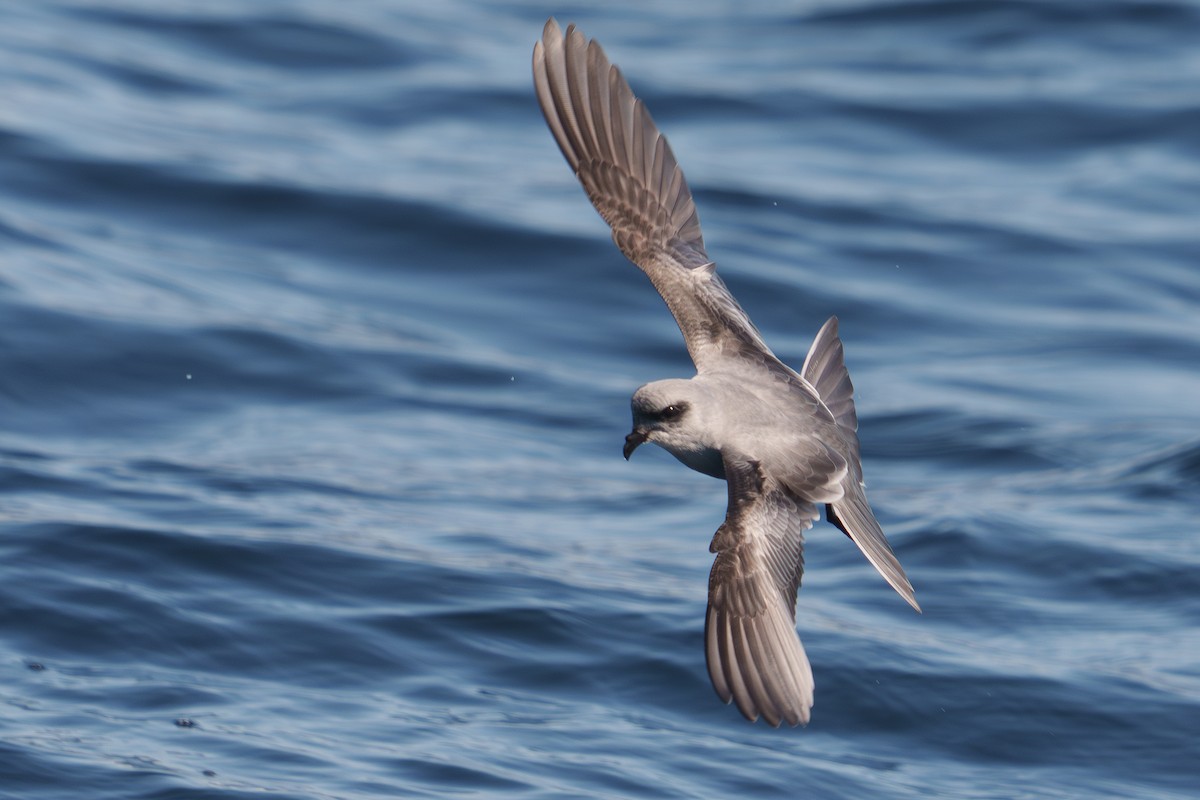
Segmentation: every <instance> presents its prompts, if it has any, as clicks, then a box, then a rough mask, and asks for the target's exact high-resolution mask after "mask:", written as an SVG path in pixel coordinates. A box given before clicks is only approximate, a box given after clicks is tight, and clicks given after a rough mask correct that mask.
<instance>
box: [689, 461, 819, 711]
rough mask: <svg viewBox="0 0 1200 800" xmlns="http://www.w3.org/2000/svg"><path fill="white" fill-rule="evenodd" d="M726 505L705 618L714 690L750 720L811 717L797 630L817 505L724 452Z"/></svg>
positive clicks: (808, 677) (807, 671)
mask: <svg viewBox="0 0 1200 800" xmlns="http://www.w3.org/2000/svg"><path fill="white" fill-rule="evenodd" d="M725 478H726V480H727V481H728V483H729V509H728V511H727V513H726V516H725V522H724V523H723V524H722V525H721V527H720V528H718V529H717V533H716V535H715V536H714V537H713V541H712V546H711V548H710V549H711V550H712V551H713V552H715V553H716V554H717V559H716V561H715V562H714V563H713V568H712V573H711V575H710V576H709V581H708V617H707V619H706V621H705V625H704V641H705V654H706V656H707V659H708V675H709V678H711V679H712V684H713V688H714V689H715V690H716V692H717V695H718V696H719V697H720V698H721V699H722V700H724V701H725V702H726V703H728V702H730V701H731V700H732V701H733V702H734V703H736V704H737V707H738V710H739V711H741V712H742V714H743V715H744V716H745V717H746V718H747V719H749V720H750V721H751V722H753V721H755V720H757V719H758V717H759V716H760V715H761V716H762V717H763V718H764V719H766V721H767V722H769V723H770V724H771V725H773V726H775V727H778V726H779V724H780V723H781V722H783V721H785V720H786V721H787V722H788V723H789V724H791V725H799V724H804V723H807V722H808V716H809V711H810V709H811V708H812V704H813V676H812V668H811V667H810V666H809V664H808V656H806V655H805V653H804V646H803V645H802V644H800V638H799V637H798V636H797V635H796V591H797V590H798V589H799V588H800V578H801V576H802V575H803V573H804V531H806V530H808V529H809V528H810V527H812V524H813V520H815V519H816V518H817V516H818V515H817V509H816V506H814V505H813V504H812V503H807V502H802V501H799V500H797V499H796V498H795V497H794V496H793V495H791V494H790V493H789V492H787V491H786V490H784V489H783V488H782V487H781V486H779V485H778V484H777V483H775V482H774V481H773V480H771V479H770V478H769V477H767V476H766V475H764V473H763V471H762V469H761V468H760V466H759V464H758V463H757V462H755V461H748V460H742V459H738V458H736V457H731V456H726V457H725Z"/></svg>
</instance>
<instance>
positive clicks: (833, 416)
mask: <svg viewBox="0 0 1200 800" xmlns="http://www.w3.org/2000/svg"><path fill="white" fill-rule="evenodd" d="M533 82H534V86H535V88H536V90H537V98H538V102H539V103H540V104H541V107H542V113H543V114H545V116H546V123H547V124H548V125H549V126H550V131H551V133H553V134H554V138H555V140H557V142H558V146H559V148H560V149H561V150H562V153H563V155H564V156H566V159H567V163H568V164H570V165H571V169H572V170H574V172H575V175H576V177H578V178H579V181H580V183H582V184H583V188H584V190H585V191H586V192H587V196H588V198H589V199H590V200H591V201H592V205H594V206H595V207H596V210H597V211H599V212H600V216H602V217H603V218H604V220H605V221H606V222H607V223H608V224H609V226H610V227H611V228H612V237H613V241H615V242H616V244H617V247H619V248H620V249H621V252H622V253H624V254H625V255H626V257H628V258H629V260H630V261H632V262H633V263H634V264H636V265H637V266H638V267H639V268H640V269H641V270H642V271H643V272H645V273H646V275H647V276H649V278H650V281H651V283H653V284H654V288H655V289H657V290H658V293H659V294H661V295H662V297H663V299H664V300H665V301H666V303H667V307H668V308H670V310H671V313H672V314H673V315H674V317H675V321H676V322H677V323H678V324H679V328H680V330H681V331H682V332H683V338H684V341H685V342H686V344H687V349H688V353H690V354H691V356H692V361H693V362H695V364H696V375H695V377H693V378H690V379H687V380H682V379H675V380H663V381H655V382H653V383H648V384H646V385H645V386H642V387H641V388H640V389H638V390H637V391H636V392H635V393H634V395H633V402H632V406H633V432H632V433H630V434H629V436H627V437H626V438H625V458H629V456H630V454H631V453H633V451H634V450H635V449H636V448H637V446H638V445H640V444H642V443H643V442H654V443H655V444H657V445H659V446H660V447H663V448H664V449H666V450H667V452H669V453H671V455H673V456H675V457H676V458H678V459H679V460H680V461H682V462H683V463H684V464H686V465H687V466H689V467H691V468H692V469H694V470H697V471H699V472H703V473H705V474H706V475H712V476H713V477H716V478H724V479H725V481H726V482H727V484H728V488H729V507H728V510H727V512H726V515H725V522H724V523H722V525H721V527H720V528H718V529H717V532H716V534H715V535H714V536H713V540H712V545H711V547H710V548H709V549H710V550H711V551H712V552H714V553H716V554H717V557H716V561H715V562H714V563H713V567H712V573H711V575H710V576H709V581H708V617H707V619H706V620H705V625H704V642H705V645H704V646H705V655H706V657H707V661H708V674H709V677H710V678H711V679H712V684H713V688H714V689H716V692H717V695H718V696H720V698H721V699H722V700H724V701H725V702H726V703H728V702H730V701H731V700H732V701H733V702H735V703H737V707H738V710H739V711H741V712H742V714H743V715H745V717H746V718H747V719H749V720H751V721H754V720H757V719H758V717H759V716H760V715H761V716H762V717H763V718H765V719H766V720H767V722H769V723H770V724H771V725H774V726H778V725H779V724H780V723H781V722H783V721H784V720H786V721H787V722H788V723H790V724H792V725H798V724H802V723H807V722H808V718H809V712H810V709H811V708H812V704H813V677H812V668H811V667H809V665H808V657H807V656H806V655H805V654H804V646H803V645H801V644H800V639H799V638H798V637H797V635H796V621H795V620H796V591H797V589H799V587H800V578H801V576H802V575H803V572H804V531H806V530H808V529H809V528H811V527H812V524H813V521H814V520H816V519H817V518H818V516H819V513H818V510H817V507H818V505H822V504H823V505H824V506H825V518H826V519H827V520H829V521H830V522H832V523H833V524H834V525H836V526H837V527H838V528H840V529H841V530H842V531H843V532H844V533H845V534H846V535H847V536H849V537H850V539H851V541H853V542H854V543H855V544H856V545H858V547H859V549H860V550H862V552H863V555H865V556H866V557H867V560H868V561H870V562H871V563H872V564H873V565H874V566H875V569H877V570H879V574H881V575H882V576H883V577H884V578H885V579H886V580H887V582H888V583H890V584H891V585H892V588H894V589H895V590H896V591H897V592H899V593H900V596H901V597H903V598H904V599H905V600H907V601H908V602H909V604H910V605H912V607H913V608H915V609H917V610H918V611H920V606H918V605H917V601H916V598H915V597H914V596H913V589H912V585H911V584H910V583H909V582H908V578H907V576H905V574H904V569H903V568H902V567H901V566H900V562H898V561H897V560H896V556H895V555H894V554H893V553H892V548H891V547H890V546H889V545H888V542H887V539H885V538H884V535H883V531H882V530H881V529H880V527H879V523H878V522H877V521H876V520H875V515H874V514H873V513H872V512H871V507H870V505H868V504H867V496H866V493H865V490H864V488H863V480H862V462H861V460H860V456H859V444H858V434H857V430H858V417H857V415H856V414H855V411H854V386H853V385H852V384H851V383H850V375H849V373H847V372H846V367H845V365H844V363H843V361H842V343H841V340H840V339H838V329H837V317H831V318H830V319H829V321H828V322H826V323H825V324H824V326H822V327H821V330H820V331H819V332H818V333H817V338H816V339H815V340H814V341H813V344H812V347H811V348H810V349H809V351H808V357H807V358H805V359H804V367H803V369H801V370H800V373H799V374H797V373H796V372H795V371H794V370H792V369H791V368H790V367H788V366H787V365H786V364H784V363H783V362H782V361H780V360H779V359H778V358H776V357H775V354H774V353H772V352H771V350H770V348H769V347H767V345H766V343H764V342H763V340H762V336H761V335H760V334H759V332H758V330H757V329H755V327H754V325H753V324H752V323H751V322H750V319H749V318H748V317H747V316H746V312H744V311H743V310H742V308H741V306H739V305H738V304H737V301H736V300H734V299H733V296H732V295H731V294H730V293H729V290H728V289H726V288H725V284H724V283H723V282H722V281H721V279H720V278H719V277H717V274H716V264H714V263H713V262H712V260H711V259H709V257H708V254H707V253H705V251H704V239H703V238H702V236H701V233H700V221H699V220H698V219H697V217H696V207H695V204H694V203H693V202H692V194H691V192H690V191H689V190H688V186H687V182H686V181H685V180H684V178H683V172H682V171H681V170H680V169H679V166H678V165H677V164H676V163H675V157H674V156H673V155H672V154H671V148H670V146H669V145H668V144H667V140H666V139H665V138H664V137H663V136H662V134H660V133H659V132H658V129H657V128H656V127H655V126H654V121H653V120H651V119H650V113H649V112H648V111H647V110H646V107H645V105H644V104H643V103H642V101H641V100H639V99H637V98H636V97H634V96H633V92H632V91H631V90H630V89H629V84H628V83H626V82H625V78H624V77H623V76H622V75H621V72H620V70H618V69H617V68H616V67H615V66H613V65H612V64H610V63H609V61H608V58H607V57H606V56H605V55H604V51H603V50H601V49H600V45H599V44H598V43H596V42H595V41H591V42H589V41H587V40H586V39H585V38H584V36H583V34H582V33H580V32H579V31H578V30H576V28H575V26H573V25H572V26H569V27H568V28H567V33H566V36H565V37H564V35H563V33H562V31H561V30H559V27H558V23H556V22H555V21H554V20H553V19H550V20H549V21H547V22H546V27H545V29H544V30H543V32H542V40H541V41H540V42H538V43H537V44H536V45H534V48H533Z"/></svg>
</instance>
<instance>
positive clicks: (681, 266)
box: [533, 19, 778, 372]
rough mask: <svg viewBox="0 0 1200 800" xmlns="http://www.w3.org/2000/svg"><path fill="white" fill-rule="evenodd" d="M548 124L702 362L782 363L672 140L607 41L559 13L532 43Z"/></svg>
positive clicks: (698, 363)
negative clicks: (725, 262) (705, 217)
mask: <svg viewBox="0 0 1200 800" xmlns="http://www.w3.org/2000/svg"><path fill="white" fill-rule="evenodd" d="M533 83H534V87H535V89H536V90H537V98H538V103H539V104H541V107H542V113H543V114H544V115H545V117H546V124H547V125H549V126H550V132H551V133H553V134H554V138H555V140H556V141H557V142H558V146H559V149H561V150H562V153H563V155H564V156H565V157H566V159H567V163H568V164H570V166H571V169H572V170H574V172H575V175H576V177H578V178H579V182H580V183H581V184H583V188H584V191H586V192H587V196H588V198H589V199H590V200H591V201H592V205H594V206H595V207H596V210H597V211H599V212H600V216H602V217H603V218H604V220H605V222H607V223H608V224H609V227H611V228H612V235H613V241H614V242H616V244H617V247H619V248H620V249H621V252H622V253H624V254H625V255H626V257H627V258H629V260H630V261H632V262H633V263H634V264H636V265H637V266H638V267H640V268H641V270H642V271H643V272H645V273H646V275H648V276H649V278H650V281H651V282H652V283H653V284H654V288H656V289H657V290H658V292H659V294H661V295H662V297H663V299H664V300H665V301H666V303H667V307H668V308H670V310H671V313H672V314H673V315H674V316H675V321H676V322H677V323H678V324H679V329H680V330H681V331H682V332H683V338H684V341H685V342H686V344H687V348H688V352H689V353H690V354H691V356H692V361H694V362H695V363H696V369H697V370H698V371H699V372H704V371H705V370H706V369H710V368H713V367H715V366H717V365H718V364H721V363H724V364H726V365H727V364H728V362H727V361H726V359H728V358H729V357H730V356H738V357H740V358H741V359H745V360H746V361H744V362H742V363H746V362H747V361H748V362H749V363H762V362H764V361H765V362H774V363H775V364H777V363H778V361H777V360H776V359H775V356H774V355H773V354H772V353H771V351H770V349H769V348H768V347H767V345H766V344H765V343H764V342H763V340H762V336H761V335H760V334H759V332H758V330H757V329H755V327H754V325H753V324H752V323H751V322H750V319H749V318H748V317H747V316H746V312H744V311H743V310H742V308H741V306H739V305H738V303H737V301H736V300H734V299H733V296H732V295H730V294H729V290H728V289H726V288H725V284H724V282H722V281H721V279H720V278H719V277H717V275H716V265H715V264H714V263H713V262H712V261H711V260H709V258H708V254H707V253H705V251H704V238H703V236H702V235H701V233H700V221H699V219H698V218H697V216H696V205H695V203H694V202H693V201H692V193H691V190H689V189H688V185H687V181H686V180H684V177H683V171H682V170H680V169H679V165H678V164H676V163H675V156H674V155H673V154H672V153H671V147H670V145H668V144H667V140H666V138H665V137H664V136H663V135H662V134H660V133H659V132H658V128H656V127H655V125H654V120H652V119H651V118H650V112H649V111H647V110H646V106H645V105H644V104H643V103H642V101H641V100H639V99H637V98H636V97H634V95H633V92H632V91H631V90H630V88H629V84H628V83H626V81H625V78H624V77H623V76H622V75H621V71H620V70H619V69H617V68H616V67H615V66H613V65H612V64H610V63H609V61H608V58H607V57H606V56H605V55H604V51H603V50H602V49H601V48H600V45H599V43H597V42H595V41H591V42H589V41H587V40H586V39H585V38H584V36H583V34H582V33H580V32H579V31H578V30H577V29H576V28H575V26H574V25H571V26H568V27H567V32H566V35H565V36H564V35H563V33H562V31H561V30H560V29H559V27H558V23H556V22H555V21H554V20H553V19H550V20H548V21H547V22H546V27H545V29H544V30H543V31H542V40H541V41H540V42H538V43H537V44H535V45H534V48H533Z"/></svg>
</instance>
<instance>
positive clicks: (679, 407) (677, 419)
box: [624, 379, 710, 459]
mask: <svg viewBox="0 0 1200 800" xmlns="http://www.w3.org/2000/svg"><path fill="white" fill-rule="evenodd" d="M630 405H631V406H632V408H633V430H632V431H631V432H630V434H629V435H628V436H626V437H625V450H624V454H625V458H626V459H628V458H629V457H630V456H631V455H633V451H634V450H636V449H637V448H638V445H640V444H642V443H643V442H654V443H655V444H657V445H659V446H660V447H662V448H664V449H666V450H667V451H669V452H671V453H673V454H675V455H679V454H680V453H687V452H697V451H700V450H707V449H710V445H709V443H708V442H707V439H708V438H709V436H707V435H706V432H705V428H704V425H703V416H704V414H703V410H704V405H705V404H704V393H703V392H702V391H700V387H698V386H696V385H695V384H694V383H693V382H692V381H690V380H682V379H671V380H665V381H655V382H654V383H647V384H646V385H645V386H643V387H641V388H640V389H638V390H637V391H636V392H634V393H633V400H632V402H631V404H630Z"/></svg>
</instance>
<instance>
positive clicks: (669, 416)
mask: <svg viewBox="0 0 1200 800" xmlns="http://www.w3.org/2000/svg"><path fill="white" fill-rule="evenodd" d="M687 410H688V406H687V403H672V404H671V405H669V406H667V407H666V408H664V409H663V410H662V411H659V412H658V418H659V419H661V420H666V421H670V420H673V419H679V418H680V417H682V416H683V414H684V412H685V411H687Z"/></svg>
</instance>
